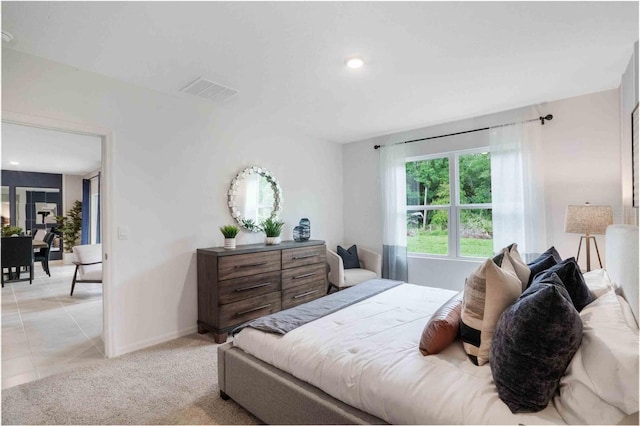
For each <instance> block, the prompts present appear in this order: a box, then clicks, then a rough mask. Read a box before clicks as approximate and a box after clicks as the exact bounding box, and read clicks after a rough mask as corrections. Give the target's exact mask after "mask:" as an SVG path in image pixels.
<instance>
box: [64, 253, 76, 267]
mask: <svg viewBox="0 0 640 426" xmlns="http://www.w3.org/2000/svg"><path fill="white" fill-rule="evenodd" d="M62 259H63V262H64V264H65V265H71V264H72V263H73V260H74V259H75V257H74V255H73V253H64V254H63V255H62Z"/></svg>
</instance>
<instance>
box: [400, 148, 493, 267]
mask: <svg viewBox="0 0 640 426" xmlns="http://www.w3.org/2000/svg"><path fill="white" fill-rule="evenodd" d="M406 177H407V246H408V247H407V248H408V251H409V252H410V253H419V254H428V255H440V256H449V257H487V256H491V255H492V254H493V224H492V217H491V157H490V154H489V152H484V151H480V150H473V151H464V152H452V153H447V154H443V155H440V156H436V157H423V158H421V159H416V160H410V161H407V163H406Z"/></svg>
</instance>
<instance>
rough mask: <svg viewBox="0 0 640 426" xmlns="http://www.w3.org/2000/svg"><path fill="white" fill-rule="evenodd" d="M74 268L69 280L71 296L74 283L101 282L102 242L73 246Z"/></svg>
mask: <svg viewBox="0 0 640 426" xmlns="http://www.w3.org/2000/svg"><path fill="white" fill-rule="evenodd" d="M73 255H74V257H75V260H74V261H73V263H74V264H75V265H76V270H75V272H74V273H73V281H71V294H70V295H71V296H73V289H74V288H75V286H76V283H101V282H102V244H85V245H82V246H74V247H73Z"/></svg>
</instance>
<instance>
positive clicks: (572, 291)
mask: <svg viewBox="0 0 640 426" xmlns="http://www.w3.org/2000/svg"><path fill="white" fill-rule="evenodd" d="M553 273H556V274H558V277H560V280H562V283H563V284H564V286H565V288H566V289H567V292H568V293H569V296H571V301H572V302H573V306H575V308H576V309H577V310H578V312H580V311H581V310H582V309H583V308H584V307H585V306H587V305H588V304H589V303H591V302H593V301H594V300H595V299H596V298H595V297H594V296H593V293H591V290H589V287H587V284H586V283H585V282H584V277H583V276H582V272H580V267H579V266H578V264H577V263H576V259H575V258H573V257H570V258H568V259H565V260H563V261H562V262H560V263H558V264H557V265H555V266H552V267H551V268H549V269H547V270H546V271H544V272H541V273H540V274H538V276H537V277H535V278H534V281H535V280H537V279H538V277H540V278H547V277H549V276H550V275H551V274H553Z"/></svg>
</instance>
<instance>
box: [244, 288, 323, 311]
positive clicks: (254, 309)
mask: <svg viewBox="0 0 640 426" xmlns="http://www.w3.org/2000/svg"><path fill="white" fill-rule="evenodd" d="M316 291H317V290H316ZM269 306H271V303H269V304H268V305H262V306H258V307H257V308H253V309H249V310H246V311H242V312H238V313H236V316H237V317H240V316H242V315H244V314H248V313H250V312H255V311H260V310H262V309H266V308H268V307H269Z"/></svg>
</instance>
